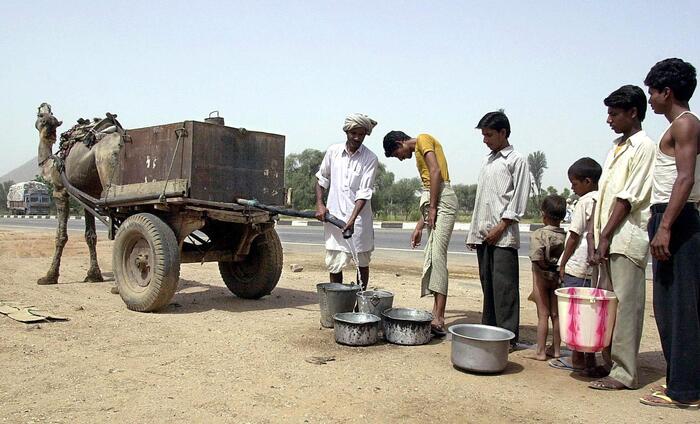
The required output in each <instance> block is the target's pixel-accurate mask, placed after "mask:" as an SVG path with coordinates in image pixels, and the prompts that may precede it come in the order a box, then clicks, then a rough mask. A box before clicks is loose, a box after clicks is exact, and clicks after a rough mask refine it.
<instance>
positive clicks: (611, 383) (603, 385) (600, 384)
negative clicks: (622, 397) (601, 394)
mask: <svg viewBox="0 0 700 424" xmlns="http://www.w3.org/2000/svg"><path fill="white" fill-rule="evenodd" d="M588 387H590V388H591V389H596V390H624V389H627V386H625V385H624V384H622V383H620V382H619V381H617V380H615V379H614V378H612V377H603V378H601V379H599V380H595V381H591V383H590V384H589V385H588Z"/></svg>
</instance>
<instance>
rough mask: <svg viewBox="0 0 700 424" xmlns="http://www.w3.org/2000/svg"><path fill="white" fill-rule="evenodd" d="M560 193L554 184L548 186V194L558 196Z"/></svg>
mask: <svg viewBox="0 0 700 424" xmlns="http://www.w3.org/2000/svg"><path fill="white" fill-rule="evenodd" d="M558 194H559V192H558V191H557V189H556V188H554V186H549V187H547V195H548V196H556V195H558Z"/></svg>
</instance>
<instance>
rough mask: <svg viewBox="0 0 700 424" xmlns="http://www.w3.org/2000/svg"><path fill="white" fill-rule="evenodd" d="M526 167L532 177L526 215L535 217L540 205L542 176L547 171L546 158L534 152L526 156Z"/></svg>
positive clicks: (539, 152)
mask: <svg viewBox="0 0 700 424" xmlns="http://www.w3.org/2000/svg"><path fill="white" fill-rule="evenodd" d="M527 165H528V167H529V168H530V174H531V175H532V185H533V186H534V189H533V193H532V196H531V201H529V202H528V208H527V215H529V216H532V217H535V216H539V215H540V203H541V202H542V196H543V195H544V194H545V193H543V192H542V176H543V175H544V170H545V169H547V158H546V157H545V155H544V153H543V152H541V151H539V150H538V151H536V152H533V153H530V154H529V155H527Z"/></svg>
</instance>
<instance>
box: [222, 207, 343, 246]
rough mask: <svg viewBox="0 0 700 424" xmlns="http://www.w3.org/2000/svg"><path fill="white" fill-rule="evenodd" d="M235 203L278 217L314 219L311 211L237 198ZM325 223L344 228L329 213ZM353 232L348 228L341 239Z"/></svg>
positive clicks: (339, 220)
mask: <svg viewBox="0 0 700 424" xmlns="http://www.w3.org/2000/svg"><path fill="white" fill-rule="evenodd" d="M234 202H235V203H238V204H239V205H241V206H248V207H251V208H257V209H262V210H264V211H268V212H272V213H275V214H279V215H285V216H296V217H299V218H316V211H312V210H307V211H298V210H296V209H288V208H282V207H279V206H270V205H264V204H262V203H260V202H258V201H257V200H247V199H241V198H237V199H234ZM323 218H324V220H325V221H326V222H329V223H331V224H332V225H335V226H336V227H338V228H340V229H341V230H342V229H343V228H345V225H347V224H346V223H345V221H343V220H342V219H340V218H338V217H336V216H334V215H331V213H330V212H326V215H325V216H324V217H323ZM353 232H354V230H353V229H352V228H348V229H347V230H345V231H343V238H344V239H349V238H350V237H352V234H353Z"/></svg>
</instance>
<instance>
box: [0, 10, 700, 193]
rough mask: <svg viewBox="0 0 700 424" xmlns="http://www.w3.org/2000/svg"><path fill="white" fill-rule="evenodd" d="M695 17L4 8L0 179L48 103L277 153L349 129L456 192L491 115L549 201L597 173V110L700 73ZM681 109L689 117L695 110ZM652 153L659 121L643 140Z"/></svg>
mask: <svg viewBox="0 0 700 424" xmlns="http://www.w3.org/2000/svg"><path fill="white" fill-rule="evenodd" d="M699 16H700V2H698V1H674V2H660V1H653V2H642V1H634V2H632V1H614V2H613V1H610V2H609V1H600V2H591V1H579V2H564V1H561V2H539V1H526V2H525V1H513V2H510V1H499V2H476V1H473V2H471V1H469V2H468V1H464V2H460V1H432V2H419V1H357V0H355V1H347V2H340V1H246V2H228V1H219V2H193V1H180V2H178V1H171V2H154V1H138V2H131V1H120V2H113V1H110V2H100V1H94V0H93V1H84V2H78V1H60V2H59V1H55V0H54V1H38V0H34V1H31V2H28V1H12V0H5V1H3V2H1V3H0V58H2V65H1V66H0V89H1V90H0V99H1V100H0V128H2V133H0V145H1V146H2V149H3V154H1V155H0V175H2V174H5V173H6V172H8V171H10V170H12V169H14V168H15V167H16V166H18V165H20V164H22V163H24V162H26V161H27V160H29V159H30V158H32V157H33V156H34V155H36V150H37V142H38V138H37V132H36V130H35V129H34V119H35V114H36V108H37V106H38V105H39V104H40V103H41V102H43V101H47V102H49V103H51V105H52V106H53V111H54V113H55V114H56V115H57V116H58V117H59V118H60V119H62V120H63V121H64V124H63V126H62V127H61V128H59V130H60V131H65V130H66V129H68V128H69V127H70V126H71V125H72V124H73V123H74V122H75V120H76V119H77V118H79V117H93V116H104V113H105V112H107V111H109V112H113V113H117V114H118V115H119V119H120V121H121V122H122V124H123V125H124V126H125V127H127V128H136V127H142V126H150V125H157V124H164V123H171V122H178V121H183V120H190V119H200V120H201V119H203V118H204V117H205V116H207V114H208V113H209V112H210V111H212V110H215V109H216V110H219V111H221V114H222V116H224V117H225V118H226V122H227V124H228V125H231V126H241V127H245V128H248V129H251V130H261V131H268V132H275V133H280V134H285V135H286V136H287V144H286V153H287V154H289V153H293V152H301V151H302V150H304V149H305V148H310V147H311V148H316V149H319V150H324V149H325V148H326V147H327V146H328V145H329V144H332V143H337V142H341V141H343V140H344V134H343V133H342V130H341V126H342V122H343V119H344V117H345V116H346V115H347V114H348V113H351V112H362V113H366V114H368V115H370V116H371V117H373V118H374V119H376V120H377V121H379V125H378V126H377V127H376V129H375V132H374V133H373V134H372V136H370V137H368V138H367V139H366V141H365V144H366V145H367V146H368V147H370V148H371V149H372V150H374V151H375V153H377V155H378V156H379V157H380V160H381V161H382V162H384V163H386V164H387V165H388V169H389V170H390V171H392V172H394V173H395V174H396V175H397V178H401V177H413V176H417V173H416V169H415V163H414V162H413V161H405V162H403V163H400V162H398V161H397V160H395V159H391V160H388V159H387V158H384V155H383V153H382V148H381V140H382V138H383V136H384V134H385V133H386V132H388V131H390V130H394V129H401V130H403V131H405V132H406V133H408V134H410V135H416V134H418V133H420V132H427V133H430V134H432V135H433V136H435V137H437V138H438V139H439V140H440V141H441V143H442V144H443V147H444V149H445V152H446V154H447V160H448V163H449V167H450V174H451V177H452V181H453V183H474V182H475V180H476V176H477V173H478V169H479V165H480V162H481V160H482V158H483V157H484V155H485V154H486V153H487V149H486V147H485V146H484V145H483V143H482V141H481V137H480V133H479V132H478V131H477V130H475V129H474V126H475V125H476V123H477V121H478V120H479V118H480V117H481V116H482V115H483V114H484V113H485V112H488V111H491V110H495V109H498V108H504V109H505V111H506V113H507V114H508V116H509V118H510V120H511V125H512V127H513V134H512V135H511V143H512V144H513V145H514V146H515V148H516V149H517V150H519V151H521V152H522V153H524V154H527V153H530V152H533V151H535V150H542V151H543V152H544V153H545V154H546V156H547V160H548V163H549V169H548V170H547V171H546V172H545V176H544V184H545V186H547V185H554V186H555V187H557V188H558V189H561V188H562V187H564V186H568V181H567V180H566V169H567V168H568V166H569V165H570V164H571V163H572V162H573V161H574V160H576V159H578V158H580V157H583V156H591V157H593V158H594V159H596V160H599V161H601V162H602V161H603V159H604V155H605V152H606V151H607V149H608V148H609V146H610V142H611V140H612V138H613V133H612V132H611V130H610V129H609V127H608V126H607V124H606V123H605V119H606V109H605V107H604V106H603V104H602V100H603V98H605V97H606V96H607V95H608V94H609V93H610V92H611V91H613V90H614V89H616V88H618V87H619V86H621V85H623V84H630V83H631V84H637V85H640V86H642V81H643V79H644V77H645V76H646V73H647V72H648V70H649V68H650V67H651V66H652V65H653V64H654V63H656V62H657V61H658V60H661V59H664V58H667V57H681V58H683V59H685V60H687V61H690V62H691V63H693V64H694V65H696V66H700V43H699V42H698V35H700V32H699V30H698V17H699ZM699 96H700V93H698V94H696V98H695V99H694V100H693V101H691V108H694V106H695V105H697V104H698V103H697V98H698V97H699ZM644 124H645V128H646V130H647V132H648V133H649V134H650V136H651V137H652V138H653V139H657V138H658V136H659V135H660V133H661V132H662V131H663V130H664V129H665V128H666V125H667V124H666V122H665V120H664V118H663V117H661V116H657V115H654V114H653V113H652V112H651V111H649V115H648V116H647V120H646V122H645V123H644Z"/></svg>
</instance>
